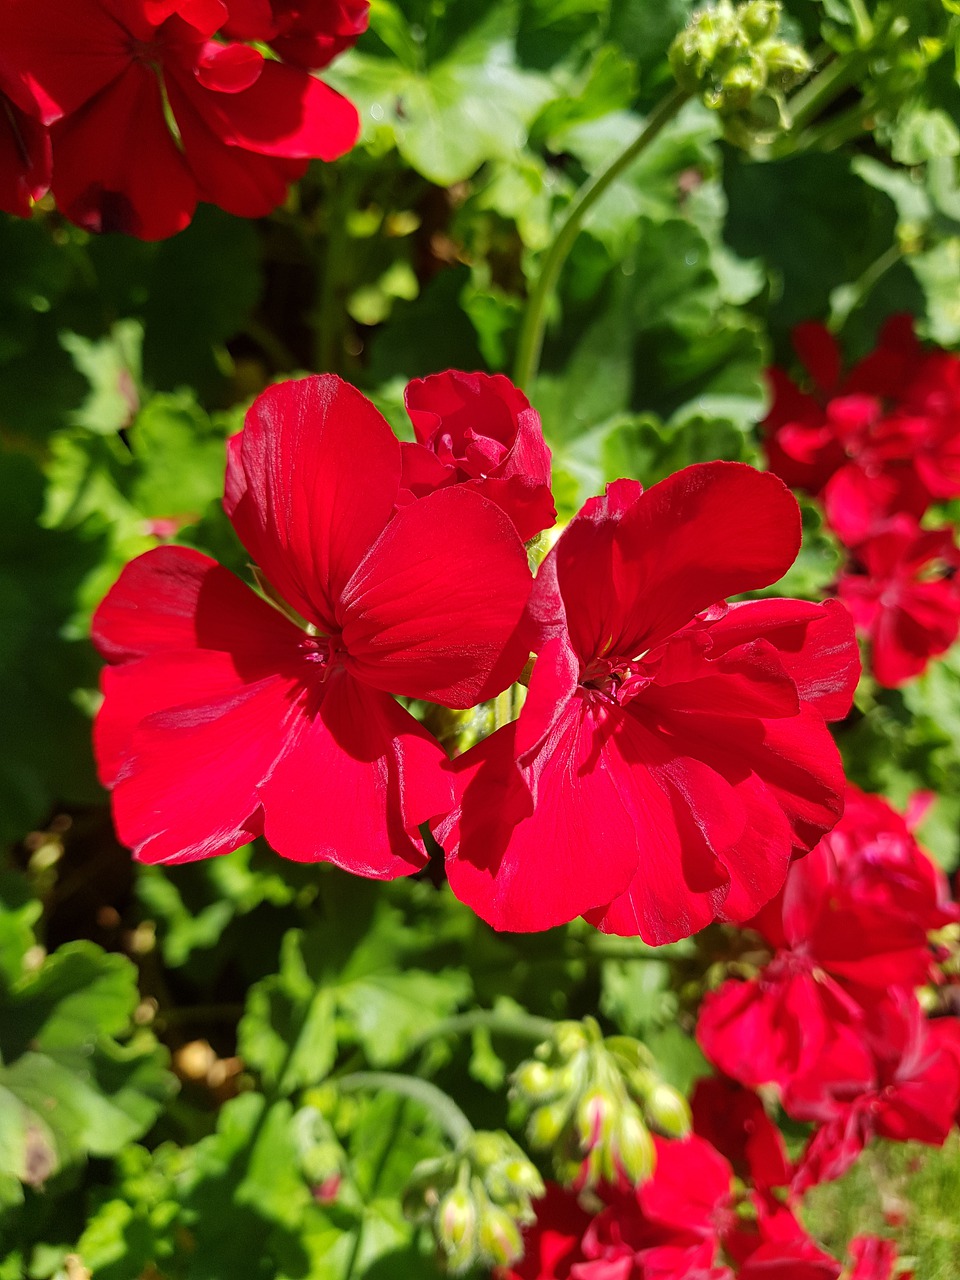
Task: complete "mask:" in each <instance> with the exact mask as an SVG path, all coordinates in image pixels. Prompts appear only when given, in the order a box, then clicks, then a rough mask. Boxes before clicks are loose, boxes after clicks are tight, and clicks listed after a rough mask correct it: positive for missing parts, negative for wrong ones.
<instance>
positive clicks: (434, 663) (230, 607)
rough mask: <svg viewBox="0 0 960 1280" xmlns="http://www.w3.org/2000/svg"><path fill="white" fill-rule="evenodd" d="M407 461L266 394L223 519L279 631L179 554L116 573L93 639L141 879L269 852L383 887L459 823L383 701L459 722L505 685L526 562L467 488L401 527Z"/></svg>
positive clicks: (283, 391) (300, 405) (260, 604)
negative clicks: (250, 845)
mask: <svg viewBox="0 0 960 1280" xmlns="http://www.w3.org/2000/svg"><path fill="white" fill-rule="evenodd" d="M400 472H401V461H400V445H399V443H398V441H397V440H396V438H395V437H394V435H393V433H392V432H391V430H390V428H389V426H388V425H387V423H386V422H385V421H384V419H383V418H382V417H381V416H380V414H379V413H378V412H377V411H376V410H375V409H374V408H373V406H372V405H371V404H370V403H369V402H368V401H367V400H365V399H364V398H363V396H361V395H360V393H359V392H357V391H355V390H354V389H353V388H352V387H350V386H348V385H346V384H345V383H343V382H341V381H340V380H339V379H338V378H335V377H333V376H332V375H324V376H320V377H314V378H308V379H306V380H304V381H301V382H290V383H285V384H282V385H279V386H275V387H272V388H270V389H269V390H268V391H266V392H264V393H263V395H261V396H260V397H259V399H258V400H257V401H256V402H255V403H254V405H253V407H252V408H251V410H250V412H249V413H248V414H247V418H246V423H245V426H244V430H243V431H242V433H241V434H240V435H239V436H236V437H234V439H233V440H232V441H231V448H230V458H229V467H228V474H227V486H226V501H225V505H226V509H227V513H228V515H229V516H230V519H231V520H232V522H233V525H234V527H235V529H236V530H237V533H238V534H239V536H240V539H241V541H242V542H243V543H244V545H245V547H246V549H247V550H248V552H249V553H250V555H251V556H252V558H253V559H254V561H255V562H256V563H257V565H258V566H259V571H260V573H261V575H262V578H263V579H265V580H266V582H267V583H268V584H269V588H268V589H269V593H270V597H271V598H274V599H280V598H282V602H283V611H282V612H281V611H280V610H278V609H277V608H274V607H273V605H272V604H271V603H268V601H267V600H266V599H263V598H261V597H259V596H257V595H255V594H254V592H253V591H251V590H250V589H249V588H248V587H246V586H245V585H244V584H243V583H241V582H240V581H239V580H238V579H237V578H235V577H234V576H233V575H232V574H231V573H229V572H228V571H227V570H226V569H223V568H222V567H220V566H219V565H217V564H216V563H215V562H214V561H213V560H210V559H208V558H207V557H206V556H204V555H201V554H200V553H199V552H196V551H192V550H189V549H187V548H184V547H175V546H167V547H159V548H156V549H155V550H153V551H148V552H147V553H146V554H145V555H143V556H141V557H139V559H137V560H135V561H133V562H132V563H131V564H130V565H128V566H127V568H126V569H125V570H124V572H123V574H122V575H121V577H120V580H119V581H118V583H117V584H116V586H115V587H114V588H113V589H112V591H111V592H110V593H109V595H108V596H107V598H106V600H105V601H104V602H103V604H102V605H101V606H100V609H99V610H98V612H97V614H96V617H95V619H94V627H93V634H94V639H95V641H96V643H97V645H98V647H99V649H100V651H101V653H103V654H104V656H105V657H107V658H108V659H109V660H110V661H111V662H112V663H114V664H116V665H114V666H112V667H109V668H108V669H107V670H106V671H105V672H104V676H103V690H104V704H103V707H102V709H101V711H100V713H99V716H98V718H97V722H96V747H97V755H98V761H99V765H100V771H101V776H102V778H103V781H104V782H105V784H106V785H107V786H110V787H112V789H113V804H114V815H115V820H116V824H117V830H118V832H119V835H120V838H121V839H122V840H123V841H124V843H126V844H128V845H130V846H131V847H132V848H133V849H134V850H135V852H136V854H137V856H138V857H139V858H141V859H142V860H144V861H147V862H176V861H183V860H186V859H191V858H201V857H209V856H211V855H213V854H218V853H226V852H229V851H230V850H231V849H234V848H236V847H237V846H238V845H240V844H243V843H244V842H245V841H247V840H249V839H250V838H251V837H252V836H254V835H257V834H260V833H261V832H262V833H265V835H266V837H267V840H268V841H269V842H270V843H271V844H272V845H273V847H274V848H275V849H277V850H278V852H280V853H282V854H283V855H284V856H286V857H289V858H294V859H297V860H301V861H315V860H321V859H323V860H328V861H331V862H335V863H337V864H338V865H340V866H344V867H346V868H348V869H349V870H351V871H355V872H358V873H360V874H363V875H368V876H378V877H390V876H396V875H401V874H404V873H406V872H409V871H412V870H414V869H416V868H417V867H418V866H421V865H422V864H423V862H424V861H425V854H424V852H423V846H422V841H421V839H420V836H419V833H418V827H419V826H420V824H422V823H423V822H425V821H427V820H428V819H431V818H434V817H436V816H437V815H438V814H442V813H443V812H445V811H446V810H447V809H448V808H449V806H450V804H451V789H450V782H449V779H448V778H447V776H446V775H445V773H444V772H443V771H442V770H441V762H442V760H443V759H444V757H443V753H442V751H441V749H440V747H439V745H438V744H437V743H436V742H435V741H434V740H433V738H432V737H431V736H430V734H429V733H428V732H427V731H426V730H425V729H424V728H423V726H422V725H421V724H420V723H419V722H418V721H416V720H415V719H414V718H413V717H412V716H411V715H410V714H409V713H408V712H407V711H405V710H404V709H403V708H402V707H401V706H400V705H399V704H398V703H397V702H396V701H395V700H394V698H393V697H392V696H391V695H392V694H403V695H406V696H409V697H415V698H424V699H428V700H431V701H435V702H439V703H442V704H444V705H446V706H452V707H468V706H472V705H473V704H474V703H475V702H477V701H479V700H481V699H483V698H486V697H490V696H492V695H494V694H495V693H497V692H498V691H499V690H500V689H502V688H503V687H504V686H505V685H507V684H509V683H510V681H512V680H513V679H515V678H516V676H517V674H518V673H519V671H520V668H521V667H522V665H523V663H524V661H525V659H526V656H527V652H528V638H527V635H526V631H525V628H524V627H523V626H522V625H520V624H521V622H522V617H523V612H524V606H525V604H526V602H527V596H528V594H529V590H530V582H531V579H530V573H529V570H528V568H527V562H526V554H525V552H524V549H523V545H522V543H521V542H520V540H519V538H518V537H517V534H516V531H515V529H514V527H513V525H512V524H511V522H510V521H509V520H508V519H507V517H506V516H505V515H504V514H503V512H502V511H500V510H499V509H498V508H497V507H495V506H494V505H493V504H492V503H489V502H487V501H486V500H485V499H483V498H481V497H479V496H478V495H477V494H475V493H471V492H468V491H467V490H466V489H464V488H462V487H458V488H454V489H450V490H444V491H443V492H440V493H435V494H430V495H429V496H428V497H426V498H424V499H422V500H421V501H419V502H416V503H413V504H412V505H407V506H405V507H403V508H402V509H400V510H399V511H395V504H396V501H397V496H398V492H399V487H400Z"/></svg>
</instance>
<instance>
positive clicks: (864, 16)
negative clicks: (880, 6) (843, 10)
mask: <svg viewBox="0 0 960 1280" xmlns="http://www.w3.org/2000/svg"><path fill="white" fill-rule="evenodd" d="M848 3H849V5H850V12H851V14H852V15H853V21H854V23H855V24H856V27H857V36H858V37H859V40H860V43H861V44H869V43H870V41H871V40H872V39H873V23H872V21H871V20H870V15H869V13H867V9H866V5H864V3H863V0H848Z"/></svg>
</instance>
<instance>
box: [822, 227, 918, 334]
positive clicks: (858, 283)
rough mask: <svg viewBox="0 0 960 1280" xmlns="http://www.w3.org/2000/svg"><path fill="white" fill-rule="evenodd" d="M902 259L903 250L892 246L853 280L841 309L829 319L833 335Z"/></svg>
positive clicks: (894, 245) (897, 245)
mask: <svg viewBox="0 0 960 1280" xmlns="http://www.w3.org/2000/svg"><path fill="white" fill-rule="evenodd" d="M902 257H903V249H902V248H901V246H900V245H899V244H892V245H890V247H889V248H888V249H885V250H884V252H883V253H881V255H880V257H879V258H875V259H874V261H873V262H871V263H870V265H869V267H867V269H866V270H865V271H864V272H863V274H862V275H861V276H860V277H859V279H857V280H855V281H854V282H853V284H852V285H851V286H850V290H849V292H848V293H847V296H846V298H845V299H844V303H843V305H842V306H841V307H837V308H836V309H835V310H834V313H833V315H832V316H831V317H830V329H831V330H832V331H833V332H834V333H838V332H839V331H840V330H841V329H842V328H843V326H844V325H845V324H846V323H847V321H848V320H849V319H850V317H851V315H852V314H853V313H854V311H856V310H857V308H858V307H862V306H863V304H864V302H865V301H866V300H867V298H868V297H869V296H870V294H871V293H872V292H873V290H874V289H875V288H876V286H877V284H878V283H879V281H880V280H881V279H882V278H883V276H885V275H886V274H887V272H888V271H889V270H890V269H891V267H895V266H896V265H897V263H898V262H899V261H900V259H901V258H902Z"/></svg>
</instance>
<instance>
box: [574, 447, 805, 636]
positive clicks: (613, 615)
mask: <svg viewBox="0 0 960 1280" xmlns="http://www.w3.org/2000/svg"><path fill="white" fill-rule="evenodd" d="M581 519H582V517H578V519H577V520H574V521H573V522H572V524H571V525H570V529H569V530H568V532H567V533H565V534H564V535H563V537H562V538H561V539H560V541H559V542H558V544H557V547H556V550H555V554H556V559H557V577H558V582H559V586H560V590H561V593H562V595H563V599H564V602H565V604H566V609H567V617H568V623H569V626H570V634H571V639H572V640H573V644H574V648H575V649H576V650H577V652H578V653H579V655H580V657H581V658H584V659H587V658H591V657H599V656H607V655H615V656H618V657H620V656H627V655H633V654H636V653H640V652H642V651H644V650H646V649H649V648H650V647H652V646H653V645H655V644H657V643H659V642H660V641H662V640H665V639H666V638H667V637H668V636H670V635H671V634H673V633H674V632H675V631H677V630H678V629H679V628H680V627H682V626H684V625H685V624H686V623H688V622H689V621H690V620H691V619H692V618H693V617H694V616H695V615H696V614H697V613H699V612H701V611H702V610H704V609H708V608H709V607H710V606H711V605H713V604H716V603H717V602H718V601H720V600H724V599H725V598H726V597H727V596H729V595H734V594H737V593H739V592H742V591H750V590H755V589H757V588H760V587H764V586H769V585H770V583H772V582H775V581H776V580H777V579H778V578H780V577H781V576H782V575H783V574H784V573H785V572H786V570H787V569H788V568H789V567H790V565H791V564H792V563H793V560H794V559H795V557H796V554H797V551H798V550H799V547H800V513H799V508H798V507H797V504H796V500H795V499H794V498H793V496H792V495H791V493H790V491H789V490H788V489H787V488H786V486H785V485H784V484H783V482H782V481H781V480H779V479H777V477H776V476H774V475H772V474H770V473H769V472H760V471H756V470H755V469H754V468H753V467H748V466H746V465H744V464H742V463H736V462H705V463H699V464H697V465H695V466H692V467H686V468H685V469H684V470H683V471H679V472H677V473H676V475H673V476H670V477H669V478H668V479H666V480H662V481H661V482H660V483H659V484H657V485H654V486H653V488H652V489H648V490H647V491H646V493H644V494H643V495H642V496H641V497H639V498H638V499H637V500H636V501H635V502H634V503H633V505H632V506H630V507H629V508H628V509H627V510H626V511H625V512H624V513H623V514H622V515H621V517H620V519H619V521H618V522H617V523H616V525H615V526H614V528H613V530H609V531H606V530H605V531H604V532H605V535H606V539H607V540H609V543H610V550H609V552H607V553H604V552H603V550H602V539H603V537H604V534H603V533H600V532H599V531H598V535H599V537H600V538H601V543H600V544H599V545H598V546H597V547H596V549H595V550H594V552H593V554H591V555H589V556H585V555H584V554H583V550H584V549H583V548H581V547H580V546H579V543H580V542H581V541H582V538H581V537H577V536H576V535H574V536H571V535H572V532H573V530H575V529H577V527H578V525H579V523H580V520H581ZM598 535H594V537H593V538H592V539H591V541H594V542H595V541H596V538H597V536H598Z"/></svg>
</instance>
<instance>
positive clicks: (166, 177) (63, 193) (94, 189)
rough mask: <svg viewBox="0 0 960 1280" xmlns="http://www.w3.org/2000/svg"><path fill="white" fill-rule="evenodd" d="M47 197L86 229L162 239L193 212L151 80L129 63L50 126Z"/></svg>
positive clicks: (190, 184) (192, 194)
mask: <svg viewBox="0 0 960 1280" xmlns="http://www.w3.org/2000/svg"><path fill="white" fill-rule="evenodd" d="M52 136H53V151H54V171H53V194H54V197H55V199H56V201H57V206H58V208H59V209H60V211H61V213H63V214H64V215H65V216H66V217H68V218H69V219H70V221H71V222H75V223H76V224H77V225H78V226H81V227H85V228H86V229H87V230H88V231H96V232H102V231H124V232H126V233H127V234H128V235H133V236H137V237H138V238H139V239H141V240H162V239H164V238H165V237H166V236H172V235H174V234H175V233H176V232H177V231H182V230H183V228H184V227H185V226H187V224H188V223H189V222H190V219H191V218H192V217H193V211H194V208H195V207H196V203H197V191H196V184H195V183H194V180H193V177H192V175H191V174H190V172H189V170H188V168H187V166H186V164H185V163H184V159H183V156H182V155H181V153H180V152H179V151H178V150H177V146H176V144H175V143H174V140H173V137H172V136H171V134H170V130H169V129H168V128H167V123H166V120H165V118H164V114H163V101H162V98H161V95H160V85H159V82H158V80H157V77H156V76H155V75H154V74H153V72H152V71H150V70H149V69H148V68H146V67H142V66H139V65H135V64H131V65H130V66H129V68H128V69H127V70H126V71H124V72H123V74H122V75H121V76H120V78H119V79H118V80H116V81H115V82H114V83H113V84H111V85H110V87H109V88H108V89H106V90H104V91H103V92H102V93H100V94H98V95H97V96H96V97H95V98H93V99H92V100H91V101H90V102H89V103H87V105H86V106H84V107H83V108H81V109H80V110H79V111H76V112H74V113H73V114H72V115H70V116H68V117H67V118H66V119H65V120H63V121H61V122H60V123H59V124H56V125H55V126H54V128H53V135H52Z"/></svg>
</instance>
